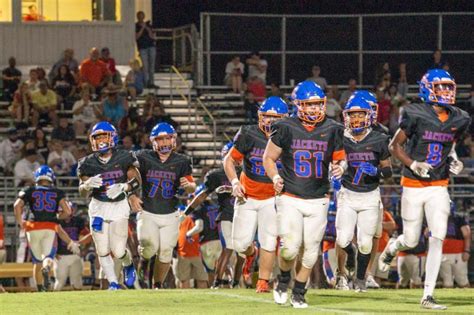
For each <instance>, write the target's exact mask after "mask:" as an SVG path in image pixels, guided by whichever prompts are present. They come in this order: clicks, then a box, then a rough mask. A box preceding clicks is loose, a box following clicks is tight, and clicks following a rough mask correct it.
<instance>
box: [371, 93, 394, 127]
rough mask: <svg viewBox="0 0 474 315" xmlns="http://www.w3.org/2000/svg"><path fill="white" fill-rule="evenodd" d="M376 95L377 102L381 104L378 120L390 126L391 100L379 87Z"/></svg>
mask: <svg viewBox="0 0 474 315" xmlns="http://www.w3.org/2000/svg"><path fill="white" fill-rule="evenodd" d="M375 96H376V97H377V103H378V104H379V109H378V114H377V121H378V122H379V123H381V124H382V125H384V126H386V127H388V126H389V123H390V111H391V107H392V105H391V103H390V101H389V100H387V99H386V98H385V93H384V91H383V90H382V89H377V91H376V92H375Z"/></svg>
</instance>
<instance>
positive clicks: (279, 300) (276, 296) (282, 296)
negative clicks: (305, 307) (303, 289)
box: [273, 288, 288, 305]
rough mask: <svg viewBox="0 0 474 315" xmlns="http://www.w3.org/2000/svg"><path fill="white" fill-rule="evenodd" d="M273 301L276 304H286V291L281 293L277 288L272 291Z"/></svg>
mask: <svg viewBox="0 0 474 315" xmlns="http://www.w3.org/2000/svg"><path fill="white" fill-rule="evenodd" d="M273 300H274V301H275V303H276V304H280V305H283V304H286V302H287V301H288V291H287V290H285V291H282V290H279V289H278V288H276V289H274V290H273Z"/></svg>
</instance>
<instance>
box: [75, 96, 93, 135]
mask: <svg viewBox="0 0 474 315" xmlns="http://www.w3.org/2000/svg"><path fill="white" fill-rule="evenodd" d="M97 113H98V109H97V107H96V106H94V105H93V104H92V101H91V93H90V90H89V89H87V88H84V89H82V90H81V99H80V100H78V101H76V102H75V103H74V106H73V107H72V122H73V124H74V129H75V130H76V135H78V136H84V135H86V131H87V130H88V129H89V128H90V126H92V125H93V124H95V123H96V122H97V116H96V115H97Z"/></svg>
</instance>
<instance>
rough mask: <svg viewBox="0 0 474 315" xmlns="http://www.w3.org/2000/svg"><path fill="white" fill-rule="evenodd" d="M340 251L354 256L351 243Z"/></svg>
mask: <svg viewBox="0 0 474 315" xmlns="http://www.w3.org/2000/svg"><path fill="white" fill-rule="evenodd" d="M341 248H342V247H341ZM342 250H343V251H345V252H346V253H347V255H349V256H351V257H354V254H355V251H354V246H352V244H351V243H349V245H347V246H346V247H344V248H342Z"/></svg>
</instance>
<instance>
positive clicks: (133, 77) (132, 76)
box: [125, 59, 145, 102]
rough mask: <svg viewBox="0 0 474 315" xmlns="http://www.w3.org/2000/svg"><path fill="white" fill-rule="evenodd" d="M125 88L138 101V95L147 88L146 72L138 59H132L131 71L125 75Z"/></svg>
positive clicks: (133, 99)
mask: <svg viewBox="0 0 474 315" xmlns="http://www.w3.org/2000/svg"><path fill="white" fill-rule="evenodd" d="M125 88H126V89H127V93H128V95H130V97H131V99H132V101H133V102H135V101H136V98H137V95H140V94H142V92H143V89H144V88H145V73H144V72H143V70H142V68H141V67H140V63H139V62H138V60H137V59H132V60H130V71H128V73H127V76H126V77H125Z"/></svg>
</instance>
